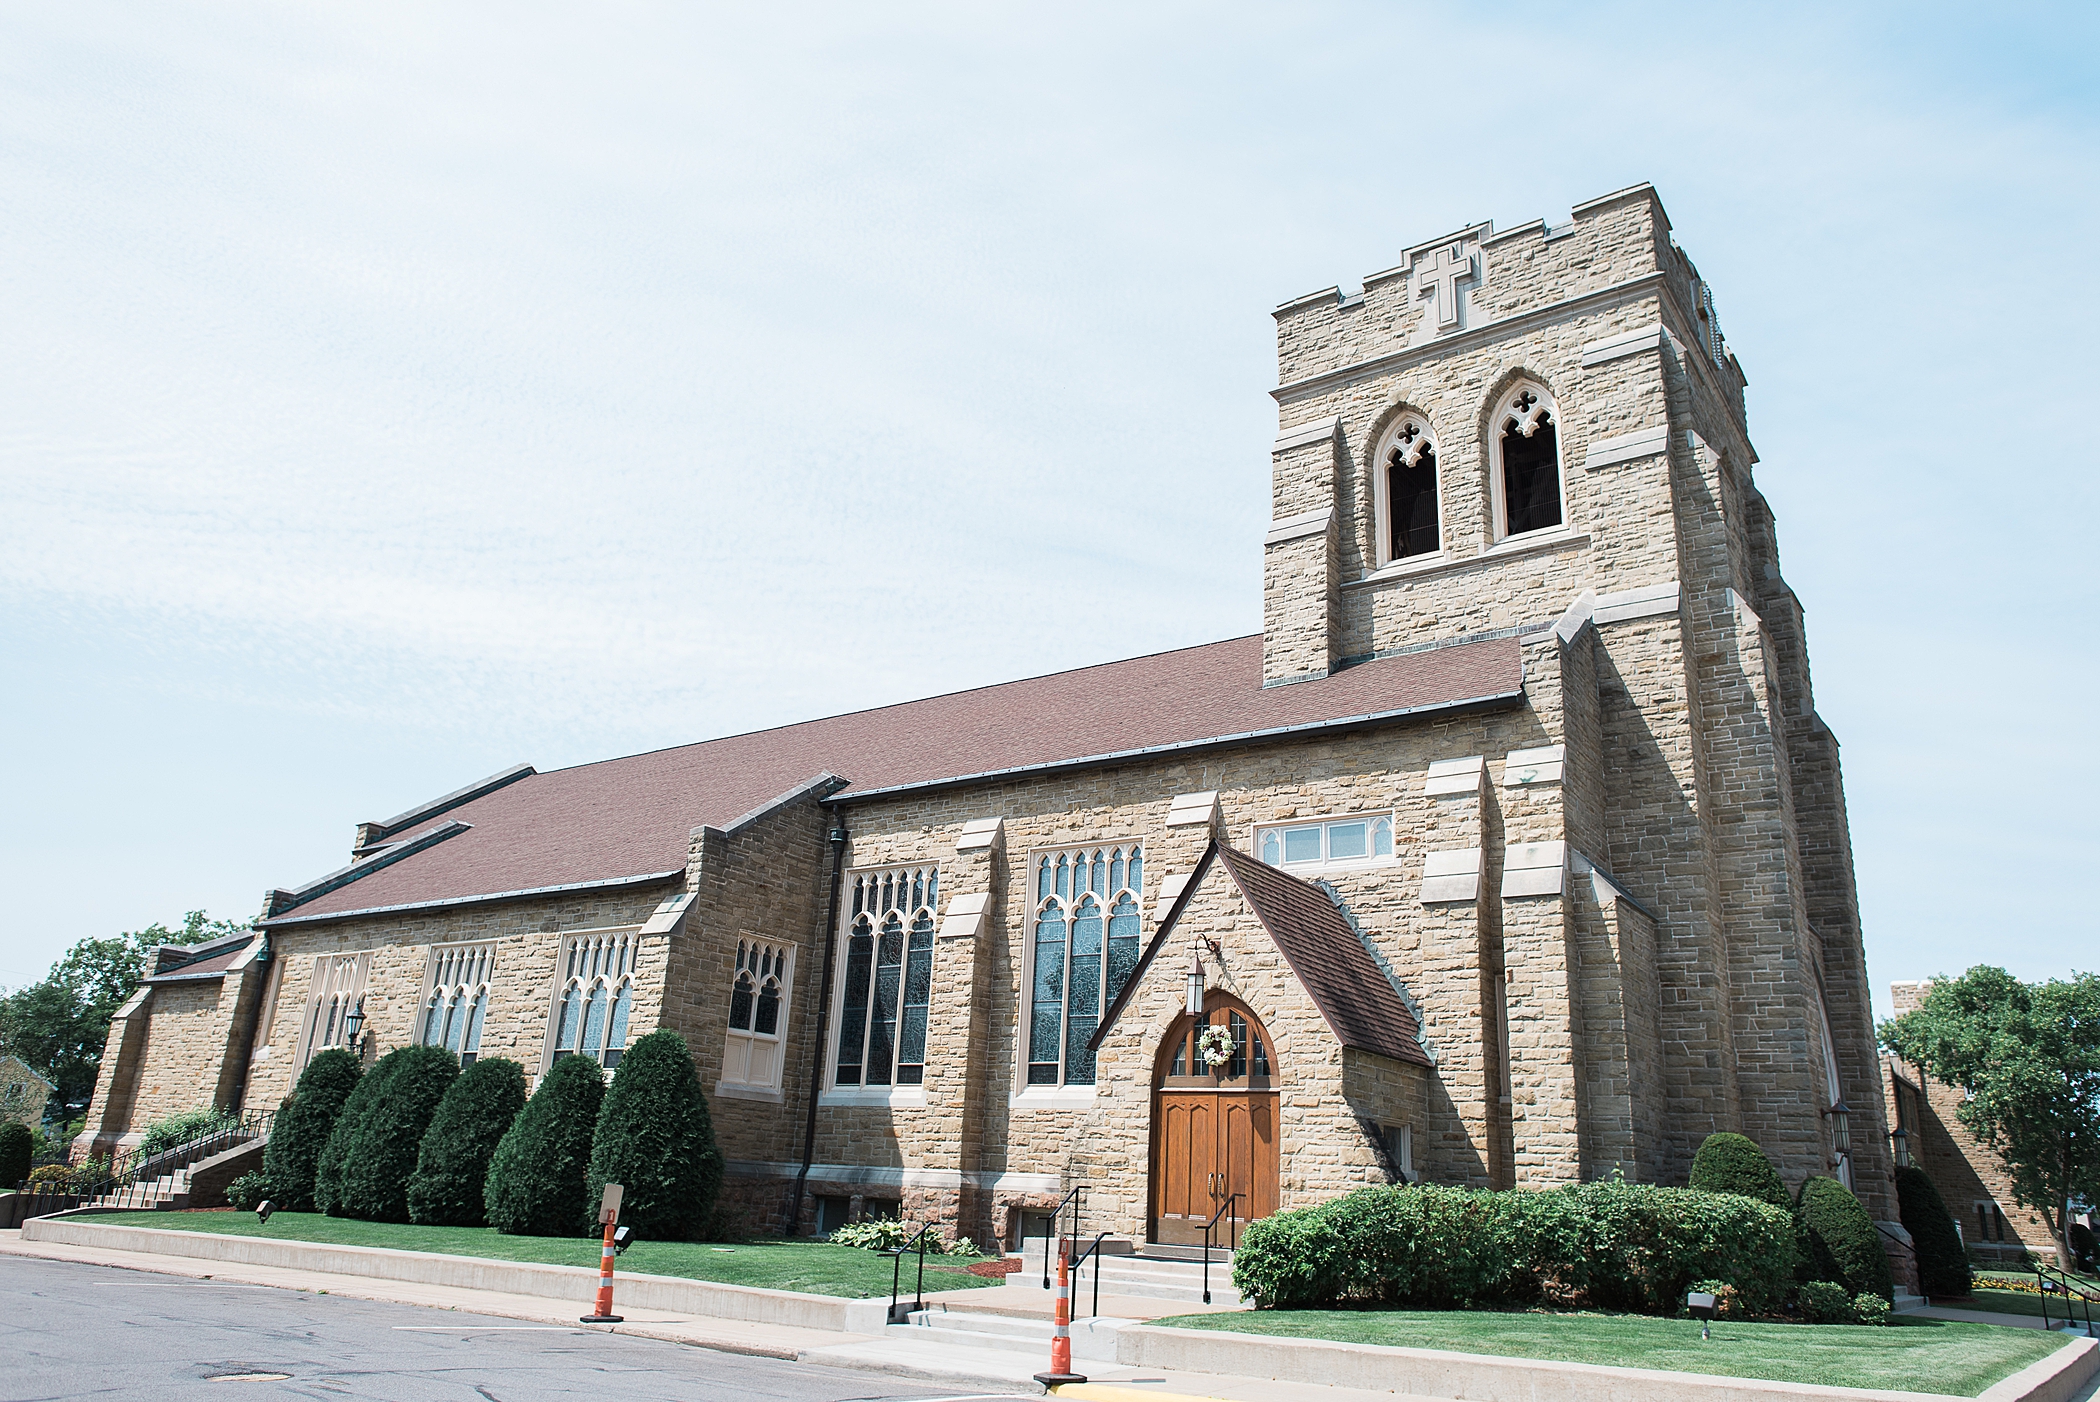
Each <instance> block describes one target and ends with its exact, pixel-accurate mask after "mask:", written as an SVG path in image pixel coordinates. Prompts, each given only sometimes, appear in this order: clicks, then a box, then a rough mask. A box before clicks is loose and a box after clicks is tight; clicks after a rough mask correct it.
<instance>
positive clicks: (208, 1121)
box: [138, 1105, 241, 1162]
mask: <svg viewBox="0 0 2100 1402" xmlns="http://www.w3.org/2000/svg"><path fill="white" fill-rule="evenodd" d="M240 1122H241V1117H240V1116H239V1115H236V1114H234V1113H233V1112H232V1111H231V1110H221V1109H219V1108H218V1107H217V1106H216V1105H207V1106H205V1107H203V1108H202V1109H199V1110H184V1111H182V1112H181V1113H180V1114H176V1115H169V1116H168V1117H167V1118H166V1119H160V1120H155V1121H154V1122H153V1123H152V1124H150V1125H147V1126H146V1132H145V1134H144V1135H142V1136H141V1137H140V1139H139V1147H138V1156H139V1159H140V1161H142V1162H143V1161H144V1160H146V1159H150V1158H152V1157H153V1156H154V1155H155V1154H159V1153H165V1152H166V1151H167V1150H169V1149H179V1148H181V1147H182V1146H183V1145H185V1144H187V1143H189V1142H190V1141H191V1140H192V1139H202V1138H203V1137H204V1136H205V1135H207V1134H217V1133H218V1132H219V1131H220V1130H222V1129H232V1128H233V1127H234V1126H235V1125H237V1124H239V1123H240Z"/></svg>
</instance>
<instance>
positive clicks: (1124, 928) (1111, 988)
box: [1028, 843, 1145, 1086]
mask: <svg viewBox="0 0 2100 1402" xmlns="http://www.w3.org/2000/svg"><path fill="white" fill-rule="evenodd" d="M1033 860H1034V865H1035V920H1034V922H1033V926H1032V930H1031V933H1032V935H1033V946H1034V950H1035V956H1034V962H1033V965H1032V970H1031V972H1032V978H1031V979H1030V988H1029V1003H1028V1084H1030V1085H1032V1086H1055V1085H1067V1086H1090V1085H1092V1084H1094V1053H1093V1051H1092V1049H1091V1048H1089V1047H1088V1045H1087V1043H1089V1042H1091V1041H1092V1040H1093V1039H1094V1032H1095V1030H1096V1029H1097V1028H1099V1027H1100V1025H1101V1013H1102V1010H1103V1009H1105V1008H1107V1007H1108V1005H1109V1004H1110V1003H1113V1002H1114V1001H1115V999H1116V995H1117V994H1119V993H1121V992H1122V991H1123V985H1124V984H1126V983H1128V982H1129V981H1130V975H1131V973H1132V971H1134V970H1135V969H1136V968H1137V961H1138V924H1139V911H1140V908H1141V907H1140V902H1141V901H1142V900H1143V899H1144V889H1145V854H1144V850H1143V848H1141V847H1139V846H1138V845H1137V844H1136V843H1131V844H1129V845H1127V846H1120V847H1090V848H1083V849H1081V850H1079V851H1077V852H1045V853H1040V854H1038V855H1037V856H1036V857H1035V858H1034V859H1033Z"/></svg>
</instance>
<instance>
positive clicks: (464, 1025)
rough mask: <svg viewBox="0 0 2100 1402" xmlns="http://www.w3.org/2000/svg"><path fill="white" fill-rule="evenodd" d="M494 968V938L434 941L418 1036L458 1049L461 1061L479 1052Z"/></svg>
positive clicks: (427, 1042)
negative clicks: (486, 940) (471, 941)
mask: <svg viewBox="0 0 2100 1402" xmlns="http://www.w3.org/2000/svg"><path fill="white" fill-rule="evenodd" d="M495 970H496V946H495V945H494V944H452V945H439V946H438V947H437V948H435V949H433V950H431V951H430V972H429V974H428V975H427V976H426V978H425V980H424V982H425V984H426V987H427V992H425V994H424V995H423V1016H422V1019H421V1025H420V1026H419V1027H418V1028H417V1040H418V1041H420V1042H422V1043H423V1044H424V1045H425V1046H432V1047H444V1048H446V1049H447V1050H449V1051H454V1052H457V1053H459V1060H460V1064H461V1065H462V1066H472V1065H473V1064H474V1060H475V1058H476V1057H478V1056H479V1055H481V1027H482V1023H483V1022H484V1021H485V1020H486V1019H487V1017H488V1010H489V979H490V976H491V975H492V974H494V973H495Z"/></svg>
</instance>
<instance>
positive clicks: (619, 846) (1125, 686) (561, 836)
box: [280, 634, 1523, 919]
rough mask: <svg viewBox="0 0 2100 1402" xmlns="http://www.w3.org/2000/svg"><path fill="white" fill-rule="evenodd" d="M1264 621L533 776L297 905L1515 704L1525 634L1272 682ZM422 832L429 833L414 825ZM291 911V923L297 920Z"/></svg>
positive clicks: (645, 862) (440, 894)
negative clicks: (1026, 776) (830, 778)
mask: <svg viewBox="0 0 2100 1402" xmlns="http://www.w3.org/2000/svg"><path fill="white" fill-rule="evenodd" d="M1261 647H1262V640H1261V636H1260V635H1259V634H1256V635H1253V636H1250V637H1244V638H1232V639H1228V640H1227V641H1225V642H1219V643H1209V644H1205V645H1204V646H1201V647H1191V648H1182V649H1179V650H1177V651H1174V652H1162V653H1155V654H1153V655H1151V656H1148V657H1136V658H1131V659H1129V660H1127V661H1123V662H1111V663H1106V664H1104V665H1102V666H1098V667H1082V668H1079V669H1078V670H1076V671H1070V672H1057V673H1053V674H1052V675H1050V676H1046V677H1034V678H1030V679H1028V680H1026V681H1017V682H1008V683H1005V684H1003V685H1000V686H988V687H979V688H977V689H976V690H973V691H961V692H954V693H952V694H950V695H946V696H936V697H931V698H929V699H927V700H923V701H911V702H906V703H903V704H900V705H895V706H884V707H881V708H879V709H876V710H872V711H855V712H852V713H850V714H847V715H842V716H832V717H829V718H827V719H824V720H814V721H805V722H802V723H801V724H798V725H787V726H781V727H779V728H777V729H773V730H760V731H754V732H751V733H749V734H745V735H733V736H729V737H727V738H725V739H720V740H708V741H703V742H701V743H699V744H694V745H683V746H679V747H678V748H675V749H669V750H656V751H652V752H650V753H648V754H641V755H630V756H627V757H625V758H623V759H612V760H604V761H601V762H599V763H596V764H586V765H579V766H577V767H576V768H573V769H558V770H554V771H552V772H551V773H545V774H533V775H530V776H528V777H525V778H521V779H518V780H516V781H515V782H512V783H508V784H505V785H504V786H503V787H501V788H498V789H496V790H495V791H493V792H491V793H487V794H485V795H483V796H481V797H479V798H475V799H472V800H471V801H469V802H466V803H464V804H461V805H459V806H458V807H455V808H451V809H449V810H447V811H446V812H445V814H444V819H445V821H447V822H459V823H464V824H466V825H467V828H466V830H465V831H462V832H459V833H457V834H456V835H454V836H451V837H450V838H448V839H446V840H444V841H441V842H437V843H435V844H434V845H432V846H429V847H427V848H425V849H423V850H420V851H417V852H416V853H415V854H414V855H412V856H409V857H407V858H405V859H403V860H400V861H397V862H395V863H393V864H392V865H389V866H386V867H384V868H381V869H377V870H374V871H373V872H372V873H371V874H370V875H368V876H364V877H361V878H359V879H355V880H351V881H349V882H346V883H344V884H341V885H339V886H336V887H333V888H332V889H329V890H327V891H325V892H324V893H322V894H320V895H318V896H316V897H315V898H314V899H312V900H307V901H302V902H300V903H299V904H298V905H297V906H296V907H295V908H293V909H292V910H290V911H288V912H287V917H288V918H291V919H301V918H313V917H317V916H322V915H341V914H345V913H350V912H362V911H376V910H383V909H398V908H400V907H403V906H414V905H424V904H433V903H444V902H448V901H457V900H464V899H471V898H474V897H480V896H490V895H495V894H500V893H509V892H523V891H535V890H545V889H548V888H560V887H569V886H578V885H587V884H592V883H602V882H613V881H619V880H623V879H624V880H634V879H640V878H646V877H649V876H651V875H668V874H670V873H674V872H677V871H681V870H683V868H684V866H685V861H686V850H687V845H688V842H689V839H690V835H691V833H692V830H693V829H694V828H695V827H698V826H701V825H703V824H706V825H711V826H715V827H723V826H727V825H729V824H731V823H733V822H734V821H735V820H736V819H737V818H739V817H741V816H743V815H746V814H748V813H751V812H752V811H754V810H757V809H760V808H763V807H764V806H765V805H766V804H768V803H770V802H771V801H772V800H774V799H776V798H778V797H780V796H781V795H782V794H784V793H787V792H788V791H790V790H792V789H795V788H796V787H797V786H799V785H802V784H804V783H806V782H807V781H808V780H809V779H810V778H811V776H813V775H819V774H822V773H825V772H827V771H828V772H829V773H832V774H836V775H840V776H843V777H844V779H845V780H846V781H847V783H846V786H845V787H844V788H843V790H842V791H841V792H840V794H839V797H841V798H843V799H852V798H854V797H857V796H866V795H870V794H874V793H878V792H882V791H885V790H890V789H898V788H910V787H915V786H921V785H928V784H938V783H943V782H951V783H952V782H962V781H968V780H971V779H977V778H985V777H990V776H992V775H997V774H1003V773H1010V772H1015V771H1024V770H1031V769H1041V768H1045V767H1054V766H1064V765H1075V764H1088V763H1104V762H1109V761H1111V760H1113V759H1116V758H1121V757H1131V758H1135V757H1138V756H1141V755H1144V754H1146V753H1149V752H1155V751H1162V750H1173V749H1180V748H1187V747H1190V746H1197V745H1206V744H1208V745H1217V744H1227V743H1237V742H1240V741H1241V740H1243V739H1248V738H1254V737H1258V736H1262V735H1268V734H1277V733H1288V732H1290V731H1292V730H1298V729H1304V730H1311V729H1319V728H1327V727H1333V726H1336V725H1347V724H1351V723H1357V722H1370V721H1373V720H1387V719H1397V718H1399V717H1401V716H1404V715H1406V714H1410V713H1414V712H1419V711H1441V710H1448V709H1450V708H1453V707H1458V706H1464V705H1467V704H1490V703H1494V702H1498V701H1505V702H1506V701H1511V700H1514V699H1515V698H1516V697H1517V696H1519V695H1520V694H1521V693H1522V689H1523V663H1522V660H1521V655H1520V653H1519V650H1518V648H1517V644H1516V641H1515V639H1513V638H1501V639H1494V640H1491V641H1485V642H1476V643H1466V644H1460V645H1455V646H1451V647H1443V648H1437V649H1434V650H1430V651H1425V652H1417V653H1410V654H1406V655H1403V656H1399V657H1390V658H1382V659H1379V660H1377V661H1372V662H1366V663H1364V664H1362V665H1360V666H1356V667H1351V668H1349V669H1347V670H1345V671H1342V672H1339V673H1337V674H1335V675H1334V676H1331V677H1327V678H1325V679H1323V680H1320V681H1310V682H1298V683H1295V684H1293V685H1290V686H1278V687H1269V688H1266V689H1265V688H1263V686H1262V685H1261ZM403 836H405V837H412V836H414V834H412V833H411V834H403ZM287 917H280V918H287Z"/></svg>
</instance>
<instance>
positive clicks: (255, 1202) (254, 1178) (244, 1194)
mask: <svg viewBox="0 0 2100 1402" xmlns="http://www.w3.org/2000/svg"><path fill="white" fill-rule="evenodd" d="M274 1200H275V1195H274V1194H273V1193H272V1192H271V1189H270V1179H269V1175H267V1174H264V1173H259V1172H258V1173H243V1174H242V1175H241V1176H240V1177H238V1178H236V1179H234V1180H233V1181H232V1182H231V1183H228V1184H227V1185H226V1201H227V1203H228V1204H229V1205H230V1206H233V1207H237V1208H239V1209H240V1210H241V1211H243V1212H253V1211H255V1209H256V1208H258V1207H260V1206H262V1205H263V1203H264V1202H266V1201H269V1202H272V1203H273V1204H274Z"/></svg>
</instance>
